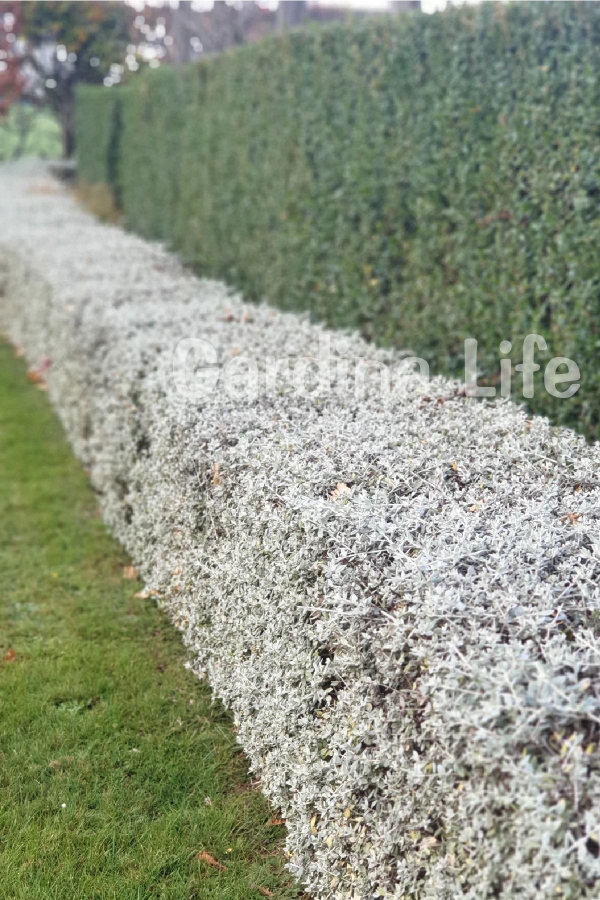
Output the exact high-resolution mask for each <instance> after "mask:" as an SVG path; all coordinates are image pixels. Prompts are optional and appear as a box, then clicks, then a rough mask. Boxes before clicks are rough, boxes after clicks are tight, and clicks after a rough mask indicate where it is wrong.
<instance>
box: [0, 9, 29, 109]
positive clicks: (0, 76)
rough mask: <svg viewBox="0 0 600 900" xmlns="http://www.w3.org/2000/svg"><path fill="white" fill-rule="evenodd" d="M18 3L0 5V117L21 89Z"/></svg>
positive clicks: (16, 97) (22, 80) (17, 96)
mask: <svg viewBox="0 0 600 900" xmlns="http://www.w3.org/2000/svg"><path fill="white" fill-rule="evenodd" d="M20 7H21V4H20V3H0V116H4V115H6V113H7V112H8V109H9V107H10V106H11V104H12V103H14V101H15V100H17V99H18V98H19V97H20V95H21V91H22V89H23V83H24V79H23V73H22V71H21V59H20V56H19V46H18V40H17V34H18V33H19V27H20Z"/></svg>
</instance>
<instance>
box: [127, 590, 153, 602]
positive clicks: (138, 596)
mask: <svg viewBox="0 0 600 900" xmlns="http://www.w3.org/2000/svg"><path fill="white" fill-rule="evenodd" d="M133 596H134V599H135V600H149V599H150V598H151V597H158V591H138V592H137V593H135V594H134V595H133Z"/></svg>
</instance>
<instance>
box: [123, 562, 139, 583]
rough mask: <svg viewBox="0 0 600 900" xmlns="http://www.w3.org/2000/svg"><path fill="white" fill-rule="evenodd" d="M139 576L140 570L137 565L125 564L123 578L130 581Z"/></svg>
mask: <svg viewBox="0 0 600 900" xmlns="http://www.w3.org/2000/svg"><path fill="white" fill-rule="evenodd" d="M137 577H138V570H137V569H136V567H135V566H125V567H124V568H123V578H127V580H128V581H134V580H135V579H136V578H137Z"/></svg>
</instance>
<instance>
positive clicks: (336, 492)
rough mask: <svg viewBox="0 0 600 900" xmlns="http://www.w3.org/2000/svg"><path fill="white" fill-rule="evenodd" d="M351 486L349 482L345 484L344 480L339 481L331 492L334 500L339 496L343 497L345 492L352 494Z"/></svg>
mask: <svg viewBox="0 0 600 900" xmlns="http://www.w3.org/2000/svg"><path fill="white" fill-rule="evenodd" d="M350 493H351V491H350V488H349V487H348V485H347V484H344V482H343V481H338V483H337V484H336V486H335V488H334V489H333V490H332V492H331V493H330V495H329V496H330V498H331V499H332V500H337V498H338V497H343V496H344V495H345V494H350Z"/></svg>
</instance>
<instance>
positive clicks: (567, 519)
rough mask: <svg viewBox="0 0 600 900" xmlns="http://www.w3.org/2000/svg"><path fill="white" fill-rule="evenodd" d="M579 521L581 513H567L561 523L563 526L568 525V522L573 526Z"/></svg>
mask: <svg viewBox="0 0 600 900" xmlns="http://www.w3.org/2000/svg"><path fill="white" fill-rule="evenodd" d="M577 519H579V513H567V515H566V516H563V517H562V519H561V520H560V521H561V522H562V524H563V525H566V524H567V522H570V523H571V525H574V524H575V522H576V521H577Z"/></svg>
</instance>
